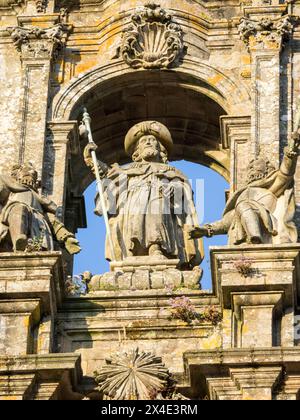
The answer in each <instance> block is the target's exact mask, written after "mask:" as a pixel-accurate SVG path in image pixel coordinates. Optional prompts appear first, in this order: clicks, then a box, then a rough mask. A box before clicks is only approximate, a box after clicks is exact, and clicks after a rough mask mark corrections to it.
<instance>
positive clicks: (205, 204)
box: [74, 161, 228, 289]
mask: <svg viewBox="0 0 300 420" xmlns="http://www.w3.org/2000/svg"><path fill="white" fill-rule="evenodd" d="M172 165H173V166H176V167H177V168H178V169H180V170H181V171H182V172H184V174H185V175H186V176H187V177H188V178H189V179H190V180H191V183H192V187H193V189H194V192H196V189H197V194H196V199H197V211H198V216H199V220H200V222H202V223H209V222H214V221H216V220H219V219H220V218H221V217H222V213H223V210H224V207H225V190H226V189H228V183H227V182H226V181H225V180H224V178H223V177H221V176H220V175H219V174H217V173H216V172H214V171H213V170H211V169H209V168H206V167H205V166H202V165H199V164H196V163H191V162H186V161H180V162H172ZM197 185H198V186H199V185H200V186H201V185H203V193H201V194H198V191H199V188H197ZM95 194H96V183H93V184H91V185H90V187H89V188H88V189H87V190H86V192H85V204H86V213H87V223H88V228H87V229H79V231H78V233H77V238H78V239H79V241H80V244H81V247H82V251H81V253H80V254H79V255H77V256H76V257H75V264H74V274H80V273H82V272H83V271H86V270H88V271H91V272H92V273H93V274H101V273H104V272H107V271H109V264H108V262H107V261H106V260H105V257H104V253H105V251H104V248H105V226H104V221H103V218H99V217H97V216H95V215H94V197H95ZM203 209H204V211H203ZM202 212H203V214H202ZM226 243H227V237H226V236H216V237H214V238H211V239H205V240H204V245H205V258H204V261H203V262H202V264H201V267H202V269H203V270H204V275H203V279H202V288H203V289H210V288H211V269H210V261H209V259H210V258H209V246H217V245H226Z"/></svg>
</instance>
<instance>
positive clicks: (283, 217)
mask: <svg viewBox="0 0 300 420" xmlns="http://www.w3.org/2000/svg"><path fill="white" fill-rule="evenodd" d="M278 177H283V178H284V179H285V186H283V187H282V189H281V191H280V192H279V194H277V196H275V195H274V194H273V193H272V192H271V191H270V192H269V193H270V194H273V196H274V199H275V200H276V203H275V207H274V211H272V212H271V211H269V210H268V209H266V208H264V206H263V205H261V204H260V203H259V202H257V201H254V200H252V201H250V205H251V206H252V207H253V208H254V209H255V210H256V211H257V212H258V213H259V214H260V217H261V221H262V223H263V224H264V225H265V229H266V230H267V232H269V233H270V232H271V231H272V230H276V231H277V232H278V235H277V236H274V237H272V239H270V243H273V244H283V243H292V242H297V238H298V234H297V228H296V225H295V223H294V222H293V219H294V215H295V210H296V202H295V195H294V177H293V176H287V175H284V174H283V173H282V172H281V171H280V170H277V171H274V172H272V173H271V174H270V175H269V176H267V177H266V178H264V179H262V180H259V181H255V182H253V183H251V184H250V185H248V186H246V187H244V188H242V189H240V190H239V191H237V192H236V193H235V194H234V195H233V196H232V197H231V199H230V200H229V201H228V203H227V205H226V208H225V211H224V216H226V215H227V216H228V214H229V213H230V212H233V213H235V212H234V209H235V207H236V205H237V204H238V201H239V199H240V198H241V195H242V194H243V193H244V192H245V191H246V190H247V188H255V187H256V188H264V189H266V190H268V189H269V188H271V186H272V185H273V184H274V183H275V181H276V180H277V179H278ZM232 216H233V220H232V223H231V226H230V229H229V232H228V236H229V244H231V245H236V244H239V243H242V242H244V241H245V238H246V236H247V235H246V232H245V230H244V228H243V226H242V224H241V221H240V220H239V218H238V216H237V215H236V214H233V215H232ZM270 237H271V235H270Z"/></svg>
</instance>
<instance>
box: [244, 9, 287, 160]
mask: <svg viewBox="0 0 300 420" xmlns="http://www.w3.org/2000/svg"><path fill="white" fill-rule="evenodd" d="M285 12H286V6H285V5H274V6H272V5H266V6H261V7H260V6H256V7H245V9H244V14H245V18H242V20H241V24H240V26H239V32H240V35H241V38H242V40H243V41H244V42H245V44H246V45H247V48H248V50H249V53H250V55H251V61H252V76H251V77H252V94H253V100H252V150H251V152H252V153H254V155H255V156H257V155H258V154H259V153H260V152H262V153H265V155H266V156H269V157H270V160H272V161H273V162H274V163H275V164H276V163H277V164H278V163H279V159H280V118H281V110H280V97H281V92H280V85H281V82H280V79H281V67H280V64H281V52H282V49H283V46H284V45H285V42H286V41H287V40H288V39H289V37H290V35H291V33H292V31H293V23H292V18H291V17H290V16H289V15H284V13H285Z"/></svg>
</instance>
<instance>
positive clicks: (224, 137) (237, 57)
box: [0, 0, 300, 399]
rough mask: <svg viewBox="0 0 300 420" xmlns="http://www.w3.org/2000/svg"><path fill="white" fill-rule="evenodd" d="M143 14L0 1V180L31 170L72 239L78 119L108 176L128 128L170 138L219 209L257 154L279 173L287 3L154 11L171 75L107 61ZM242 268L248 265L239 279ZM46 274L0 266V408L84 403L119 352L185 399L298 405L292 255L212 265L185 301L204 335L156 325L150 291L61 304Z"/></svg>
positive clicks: (11, 261)
mask: <svg viewBox="0 0 300 420" xmlns="http://www.w3.org/2000/svg"><path fill="white" fill-rule="evenodd" d="M146 3H147V2H146V1H140V0H138V1H137V0H118V1H114V0H103V1H100V2H99V1H93V0H89V1H88V0H80V1H78V2H72V1H70V2H68V1H63V2H60V1H59V0H55V1H49V2H43V1H35V0H31V1H26V0H24V1H21V0H20V1H14V2H13V1H10V0H2V1H1V0H0V14H1V18H0V92H1V95H0V109H1V114H0V169H1V171H3V172H5V171H7V170H8V169H9V168H10V167H11V166H12V165H13V164H14V163H18V162H22V161H26V160H30V161H32V162H33V163H34V164H35V166H36V167H37V170H38V172H39V176H40V177H41V179H42V192H43V193H44V194H46V195H48V196H49V197H50V198H53V199H54V200H55V201H56V203H57V204H58V205H59V206H61V210H62V211H61V217H62V218H64V217H65V218H66V219H67V223H68V224H69V226H72V229H73V230H76V228H77V227H78V226H79V225H80V224H82V225H83V224H84V217H83V214H84V212H83V211H82V201H81V197H82V194H83V192H84V190H85V188H86V187H87V186H88V185H89V183H90V182H91V181H92V177H91V174H90V173H88V170H87V168H86V167H85V165H84V162H83V158H82V149H83V146H84V144H83V141H82V140H80V138H79V133H78V125H79V122H80V118H81V115H82V107H83V105H86V106H87V107H88V109H89V112H90V114H91V116H92V118H93V131H94V136H95V142H96V143H97V144H98V146H99V149H100V150H101V152H102V153H103V156H104V157H105V160H106V161H107V162H108V163H114V162H116V161H117V162H120V163H124V162H126V159H127V158H126V156H125V154H124V151H123V141H124V135H125V133H126V131H127V130H128V128H130V127H131V126H132V125H133V124H134V123H135V122H138V121H141V120H143V119H149V118H156V119H158V120H160V121H162V122H164V123H165V124H166V125H168V127H170V130H171V132H172V134H173V137H174V140H175V148H174V154H173V156H172V158H173V159H183V158H185V159H188V160H192V161H194V162H198V163H201V164H205V165H208V166H210V167H211V168H213V169H214V170H216V171H217V172H219V173H220V174H221V175H223V176H224V177H225V178H226V179H227V180H228V181H230V192H231V193H233V192H235V191H236V190H237V189H238V188H240V187H241V186H242V185H243V184H244V182H245V179H246V166H247V163H248V162H249V161H250V160H251V159H253V158H254V157H256V156H258V154H259V153H260V152H261V153H263V154H264V155H265V156H266V158H268V159H270V160H271V161H272V162H273V163H275V164H276V165H278V164H279V162H280V159H281V157H282V154H283V149H284V147H285V145H286V143H287V140H288V137H289V136H290V134H291V132H292V131H293V129H294V128H295V127H294V123H295V113H296V103H297V98H298V96H299V95H300V86H299V80H300V58H299V37H300V26H299V16H300V2H299V1H293V2H288V3H286V4H285V3H283V2H281V1H280V2H279V1H276V0H272V1H270V2H264V1H260V0H253V1H247V2H244V1H243V2H240V1H237V0H233V1H231V2H227V1H226V0H222V1H216V2H214V1H205V2H202V1H196V0H161V1H160V6H161V7H162V8H164V9H167V10H169V11H170V12H171V14H172V16H173V17H172V19H173V20H174V22H176V24H177V25H179V26H180V28H181V30H182V32H183V38H182V39H183V46H184V47H185V48H181V49H180V54H178V57H176V60H174V61H173V62H172V63H170V64H172V65H170V67H168V66H166V68H159V66H158V67H156V68H151V65H150V64H151V63H150V64H149V61H148V62H146V64H145V63H144V64H142V65H141V66H139V67H138V68H134V66H132V65H130V64H128V60H126V57H125V55H122V48H121V49H120V51H118V49H119V47H122V42H123V41H122V39H123V32H124V31H127V33H128V32H130V25H131V24H132V23H131V16H132V14H133V13H135V11H136V8H137V7H138V6H142V5H145V4H146ZM241 18H243V19H242V20H241ZM177 31H178V29H177ZM177 34H178V32H177ZM146 61H147V60H146ZM147 66H148V68H145V67H147ZM149 66H150V68H149ZM296 200H297V203H298V207H299V203H300V171H299V169H298V170H297V175H296ZM299 214H300V213H299V211H298V214H297V222H298V226H300V220H299ZM241 255H243V256H246V257H247V258H249V261H251V264H252V267H250V268H249V267H248V269H249V272H248V273H246V274H245V272H241V270H240V269H241V261H240V257H241ZM61 258H62V257H61V256H60V255H59V254H51V253H50V254H44V255H40V254H38V255H27V254H22V255H21V254H20V255H18V256H15V255H11V254H9V255H6V256H4V257H2V256H1V258H0V326H1V330H0V399H5V398H11V399H42V398H44V399H50V398H53V399H67V398H72V399H82V398H83V397H84V396H87V395H88V396H89V397H92V398H96V399H99V398H101V397H102V395H100V394H99V393H97V392H96V390H95V382H94V380H93V371H94V370H95V369H97V368H99V366H101V365H102V364H103V363H104V359H105V357H106V356H107V355H109V354H110V353H114V352H116V351H117V350H119V349H125V350H126V349H130V348H132V346H140V347H142V348H143V350H144V351H156V352H157V353H158V355H160V356H162V357H163V358H164V362H165V363H166V365H167V366H168V368H169V369H170V370H171V371H172V372H173V373H174V374H176V377H177V379H178V380H179V381H180V386H181V387H182V389H185V392H186V395H188V396H190V397H194V398H204V397H205V396H209V398H211V399H255V398H262V399H297V398H299V389H300V383H299V369H298V367H297V366H299V354H298V352H297V345H298V341H297V340H295V337H294V324H293V323H294V316H295V315H297V310H298V307H299V247H298V246H297V244H293V246H282V247H272V246H252V247H250V248H249V247H238V248H228V247H225V248H222V249H213V250H212V268H213V270H212V276H213V283H214V290H213V291H212V292H200V291H197V292H196V291H189V292H186V291H185V293H187V294H188V296H189V297H190V299H191V300H192V302H193V303H194V304H195V307H196V308H197V310H198V311H200V312H201V311H202V310H207V309H209V308H211V307H212V306H215V308H216V309H217V310H218V311H220V312H221V313H222V322H220V320H219V321H218V322H217V325H214V324H215V323H214V322H213V321H212V320H206V321H203V320H202V322H200V323H198V324H196V325H193V324H192V325H190V324H187V323H184V322H181V321H176V320H174V319H171V320H170V319H169V315H168V309H169V303H168V300H169V298H170V296H169V295H168V294H167V293H166V291H165V290H161V291H159V292H153V291H143V292H141V291H134V293H130V292H128V293H126V292H122V291H116V290H111V291H104V290H101V288H100V290H98V291H95V292H92V293H90V294H89V295H87V296H85V297H76V298H74V297H73V298H72V297H71V298H70V297H68V296H67V295H66V294H65V293H64V284H63V283H64V280H65V273H64V271H65V270H63V269H62V267H64V269H65V268H66V265H67V261H66V258H65V256H63V261H61ZM242 262H243V261H242ZM68 263H69V264H70V261H68ZM180 293H181V292H180V291H178V294H180ZM53 352H58V353H59V355H57V356H56V355H53V354H52V353H53ZM65 353H71V354H65ZM74 353H75V355H74ZM184 353H185V354H184ZM80 355H81V357H82V370H83V372H82V371H81V368H80ZM254 367H255V369H254ZM82 373H83V375H84V378H82ZM50 377H51V378H54V380H53V383H52V386H50V387H49V378H50ZM195 378H196V379H195ZM197 378H198V379H197ZM203 378H204V379H203ZM11 383H14V384H15V386H14V387H11V386H9V384H11ZM47 383H48V385H47ZM253 384H255V386H253Z"/></svg>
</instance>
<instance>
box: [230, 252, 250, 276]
mask: <svg viewBox="0 0 300 420" xmlns="http://www.w3.org/2000/svg"><path fill="white" fill-rule="evenodd" d="M252 264H253V260H251V259H250V258H247V257H244V256H242V257H241V258H240V259H238V260H236V261H235V262H234V268H235V269H236V270H237V271H238V272H239V273H240V274H241V275H242V276H244V277H248V276H249V275H250V274H251V271H252Z"/></svg>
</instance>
